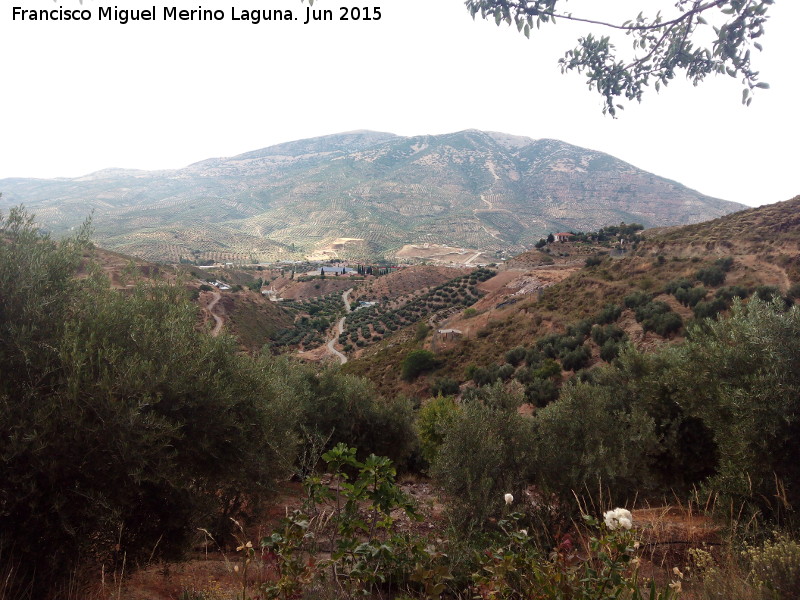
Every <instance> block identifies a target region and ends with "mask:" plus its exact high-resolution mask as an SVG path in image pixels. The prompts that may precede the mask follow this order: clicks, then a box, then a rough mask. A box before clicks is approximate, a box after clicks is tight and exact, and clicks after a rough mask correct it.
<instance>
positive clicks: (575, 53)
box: [464, 0, 775, 116]
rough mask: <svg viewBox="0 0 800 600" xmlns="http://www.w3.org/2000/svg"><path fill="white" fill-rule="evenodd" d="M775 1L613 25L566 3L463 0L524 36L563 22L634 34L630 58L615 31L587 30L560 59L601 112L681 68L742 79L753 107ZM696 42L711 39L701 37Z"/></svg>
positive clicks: (691, 75) (686, 8)
mask: <svg viewBox="0 0 800 600" xmlns="http://www.w3.org/2000/svg"><path fill="white" fill-rule="evenodd" d="M774 3H775V1H774V0H707V1H705V2H704V1H703V0H674V4H673V6H674V9H675V12H674V14H673V15H671V16H670V17H665V16H664V15H662V12H661V11H658V12H656V14H655V16H654V17H652V18H651V17H647V16H645V15H644V13H641V12H640V13H639V14H638V15H637V16H636V17H635V18H634V19H631V20H628V21H624V22H622V23H614V22H610V21H604V20H600V19H592V18H587V17H582V16H579V15H574V14H573V13H571V12H566V11H564V10H562V7H563V6H564V5H565V4H566V0H466V1H465V2H464V4H465V5H466V7H467V9H468V10H469V11H470V13H471V14H472V16H473V18H475V17H476V16H478V15H480V17H481V18H484V19H491V18H493V19H494V21H495V23H497V25H500V24H501V23H503V22H505V23H508V24H509V25H516V27H517V29H518V30H519V31H520V32H522V33H523V34H524V35H525V36H526V37H530V35H531V32H532V31H533V30H534V28H536V29H539V28H540V27H541V25H542V24H551V23H556V22H557V21H558V20H565V21H573V22H577V23H587V24H591V25H596V26H598V27H603V28H606V29H612V30H616V31H621V32H624V33H625V34H626V35H628V36H630V37H631V38H632V44H631V45H632V50H633V54H634V56H633V58H631V59H627V60H626V59H623V58H620V57H619V55H618V52H617V48H616V47H615V45H614V44H612V43H611V38H610V36H599V37H598V36H595V35H594V34H591V33H590V34H587V35H586V36H585V37H580V38H578V44H577V46H576V47H575V48H573V49H572V50H568V51H567V52H566V53H565V54H564V57H563V58H561V59H560V60H559V65H560V66H561V71H562V73H566V72H567V71H576V72H578V73H581V74H583V75H585V76H586V79H587V84H588V86H589V88H590V89H594V90H596V91H597V92H598V93H600V94H601V95H602V96H603V99H604V105H603V112H604V113H608V114H610V115H612V116H615V115H616V111H617V110H618V109H623V108H624V107H623V104H621V103H620V102H621V100H622V99H627V100H637V101H641V99H642V95H643V94H644V91H645V88H646V87H648V86H649V85H650V84H651V83H653V86H654V88H655V89H656V91H659V90H660V89H661V86H666V85H668V84H669V82H670V81H671V80H672V79H674V78H675V76H676V74H677V73H678V72H680V71H684V72H685V74H686V77H687V78H688V79H689V80H691V81H692V83H693V84H694V85H697V84H698V83H700V82H701V81H703V80H704V79H705V78H706V77H707V76H708V75H711V74H727V75H728V76H730V77H736V78H739V77H740V78H741V82H742V85H743V90H742V103H743V104H746V105H749V104H750V102H751V100H752V96H751V94H752V92H753V90H754V89H755V88H768V87H769V86H768V85H767V84H766V83H763V82H760V81H759V80H758V78H759V73H758V71H756V70H755V69H754V68H753V66H752V63H751V50H752V49H753V48H755V49H756V50H759V51H760V50H761V49H762V46H761V44H760V43H759V42H758V41H757V40H758V39H759V38H760V37H761V36H763V35H764V24H765V23H766V21H767V19H768V16H767V11H768V9H769V7H770V6H772V5H773V4H774ZM698 40H708V41H707V42H706V41H698Z"/></svg>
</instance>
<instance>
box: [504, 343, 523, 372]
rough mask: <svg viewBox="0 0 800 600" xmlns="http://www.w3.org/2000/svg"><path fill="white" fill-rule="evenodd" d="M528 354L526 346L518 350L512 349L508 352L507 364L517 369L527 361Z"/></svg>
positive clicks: (517, 348) (519, 347) (518, 347)
mask: <svg viewBox="0 0 800 600" xmlns="http://www.w3.org/2000/svg"><path fill="white" fill-rule="evenodd" d="M527 352H528V351H527V349H526V348H525V346H517V347H516V348H512V349H511V350H509V351H508V352H506V362H507V363H509V364H511V365H514V366H515V367H516V366H517V365H519V364H520V363H521V362H522V361H523V360H525V356H526V355H527Z"/></svg>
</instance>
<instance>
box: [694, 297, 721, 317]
mask: <svg viewBox="0 0 800 600" xmlns="http://www.w3.org/2000/svg"><path fill="white" fill-rule="evenodd" d="M728 306H729V303H728V301H726V300H725V299H723V298H714V299H713V300H709V301H708V302H698V303H697V304H695V305H694V309H693V311H694V316H695V318H696V319H716V318H717V315H718V314H719V313H721V312H722V311H724V310H727V309H728Z"/></svg>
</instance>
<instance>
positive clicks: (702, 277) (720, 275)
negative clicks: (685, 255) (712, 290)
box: [694, 266, 725, 286]
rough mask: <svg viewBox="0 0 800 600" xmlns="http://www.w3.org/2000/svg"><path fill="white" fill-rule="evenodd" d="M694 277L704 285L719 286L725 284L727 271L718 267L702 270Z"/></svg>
mask: <svg viewBox="0 0 800 600" xmlns="http://www.w3.org/2000/svg"><path fill="white" fill-rule="evenodd" d="M694 276H695V279H698V280H699V281H700V282H701V283H703V284H704V285H710V286H718V285H722V284H723V283H725V271H724V270H722V269H721V268H720V267H718V266H712V267H706V268H705V269H700V270H698V271H697V272H696V273H695V275H694Z"/></svg>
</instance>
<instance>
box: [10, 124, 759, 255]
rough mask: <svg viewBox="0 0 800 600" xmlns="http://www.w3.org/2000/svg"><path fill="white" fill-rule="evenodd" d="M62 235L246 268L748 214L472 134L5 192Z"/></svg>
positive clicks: (533, 147) (553, 153)
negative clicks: (90, 235) (84, 232)
mask: <svg viewBox="0 0 800 600" xmlns="http://www.w3.org/2000/svg"><path fill="white" fill-rule="evenodd" d="M0 190H2V192H3V196H2V197H0V209H2V208H6V207H8V206H13V205H16V204H20V203H24V204H25V205H26V206H27V207H28V208H29V209H30V210H31V211H32V212H34V213H36V215H37V219H38V221H39V222H41V223H42V224H43V225H44V226H46V227H48V228H50V229H51V230H53V231H54V232H55V233H58V232H61V231H66V230H69V229H70V228H72V227H75V226H76V225H78V224H80V223H81V222H82V221H83V220H84V219H85V218H86V217H87V216H88V215H89V214H93V216H92V219H93V224H94V228H95V231H96V239H97V242H98V243H99V244H100V245H102V246H104V247H107V248H111V249H115V250H118V251H121V252H125V253H128V254H133V255H136V256H141V257H145V258H147V259H150V260H161V261H174V262H177V261H179V260H181V259H183V260H221V261H251V260H271V259H277V258H299V257H301V256H303V255H308V254H313V253H314V252H319V251H320V250H328V251H330V252H331V253H333V254H334V255H337V256H344V257H351V258H364V257H368V256H369V257H375V256H380V255H383V256H387V257H388V256H393V254H394V252H396V251H397V250H398V249H400V248H401V247H402V246H403V245H405V244H425V243H433V244H445V245H449V246H453V247H456V248H459V247H461V248H474V249H479V250H483V251H489V252H491V251H502V250H504V251H506V252H509V253H518V252H521V251H523V250H525V249H526V248H528V247H530V246H531V245H532V244H533V243H535V242H536V241H537V240H538V239H539V238H540V237H542V236H543V235H546V234H547V232H550V231H561V230H594V229H598V228H599V227H602V226H604V225H608V224H613V223H619V222H620V221H625V222H629V223H630V222H639V223H642V224H643V225H645V226H646V227H655V226H668V225H681V224H688V223H695V222H699V221H703V220H707V219H712V218H714V217H718V216H721V215H723V214H727V213H730V212H733V211H736V210H739V209H741V208H743V206H742V205H739V204H736V203H733V202H726V201H723V200H718V199H714V198H710V197H708V196H704V195H702V194H700V193H698V192H696V191H693V190H690V189H688V188H686V187H684V186H682V185H680V184H679V183H676V182H674V181H669V180H666V179H664V178H661V177H658V176H656V175H653V174H651V173H647V172H645V171H642V170H640V169H637V168H636V167H634V166H632V165H630V164H627V163H625V162H623V161H621V160H618V159H616V158H614V157H612V156H609V155H607V154H603V153H601V152H596V151H593V150H587V149H585V148H579V147H577V146H572V145H569V144H566V143H564V142H560V141H557V140H547V139H544V140H533V139H530V138H523V137H516V136H511V135H507V134H501V133H492V132H483V131H475V130H468V131H462V132H458V133H452V134H447V135H437V136H415V137H400V136H396V135H393V134H389V133H377V132H370V131H358V132H351V133H343V134H338V135H330V136H324V137H318V138H312V139H308V140H300V141H296V142H290V143H286V144H280V145H277V146H272V147H269V148H265V149H262V150H257V151H254V152H249V153H246V154H241V155H239V156H235V157H232V158H217V159H209V160H205V161H202V162H199V163H196V164H193V165H190V166H188V167H186V168H183V169H178V170H174V171H133V170H123V169H109V170H105V171H99V172H97V173H93V174H91V175H87V176H85V177H79V178H75V179H53V180H35V179H4V180H0Z"/></svg>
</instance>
